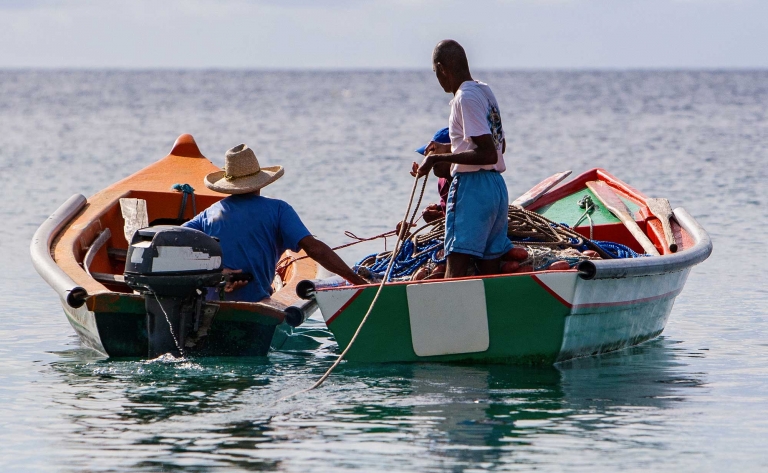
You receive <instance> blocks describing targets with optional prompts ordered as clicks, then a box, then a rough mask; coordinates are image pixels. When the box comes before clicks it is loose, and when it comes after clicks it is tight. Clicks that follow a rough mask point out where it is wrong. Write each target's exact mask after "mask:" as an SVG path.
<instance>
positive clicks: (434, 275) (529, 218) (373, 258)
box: [354, 205, 645, 281]
mask: <svg viewBox="0 0 768 473" xmlns="http://www.w3.org/2000/svg"><path fill="white" fill-rule="evenodd" d="M508 217H509V226H508V229H507V236H508V237H509V239H510V240H511V241H512V244H513V245H514V246H515V249H513V251H511V252H510V253H512V254H511V255H510V256H509V257H508V258H502V259H508V260H510V261H514V262H515V263H514V264H506V265H504V264H503V265H502V272H528V271H540V270H544V269H548V268H550V267H552V265H554V264H556V263H557V264H558V266H556V268H557V269H568V268H572V267H574V266H576V265H578V264H579V263H580V262H581V261H584V260H587V259H617V258H637V257H639V256H645V255H640V254H638V253H636V252H635V251H633V250H632V249H631V248H629V247H628V246H625V245H622V244H620V243H615V242H609V241H597V240H590V239H588V238H585V237H583V236H582V235H581V234H579V233H578V232H576V231H574V230H572V229H571V228H570V227H569V226H568V225H566V224H563V223H556V222H553V221H551V220H549V219H547V218H546V217H544V216H542V215H539V214H537V213H536V212H531V211H529V210H525V209H523V208H520V207H517V206H512V205H510V206H509V212H508ZM444 238H445V219H444V218H443V219H439V220H435V221H433V222H430V223H428V224H426V225H423V226H422V227H420V228H418V229H416V230H415V231H413V232H412V233H411V234H410V235H408V236H407V237H406V240H405V241H404V242H403V244H402V245H401V247H400V250H399V251H398V253H397V255H395V256H394V257H395V262H394V264H393V268H392V272H391V274H390V277H389V280H390V281H408V280H412V279H440V278H442V277H443V276H444V274H445V254H444V253H445V252H444V248H443V242H444ZM520 248H522V249H523V250H525V251H524V252H521V251H520V250H519V249H520ZM391 258H392V251H387V252H383V253H378V254H376V253H374V254H371V255H368V256H366V257H365V258H363V259H362V260H360V261H359V262H358V263H357V264H356V265H355V266H354V269H355V270H356V271H357V272H358V273H359V274H360V275H361V276H363V277H364V278H367V279H369V280H372V281H381V279H382V278H383V277H384V272H385V271H386V269H387V266H388V265H389V262H390V260H391ZM559 262H564V263H559ZM564 264H567V265H568V266H567V267H565V266H564ZM553 269H554V268H553ZM471 270H472V269H471ZM470 275H471V274H470Z"/></svg>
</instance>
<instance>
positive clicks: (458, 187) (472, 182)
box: [445, 171, 512, 259]
mask: <svg viewBox="0 0 768 473" xmlns="http://www.w3.org/2000/svg"><path fill="white" fill-rule="evenodd" d="M508 212H509V196H508V195H507V186H506V184H504V178H503V177H501V174H499V173H498V172H496V171H476V172H459V173H456V175H455V176H453V181H452V182H451V189H450V190H449V191H448V205H447V209H446V214H445V254H446V255H448V254H451V253H464V254H468V255H471V256H474V257H476V258H481V259H494V258H498V257H500V256H501V255H503V254H504V253H506V252H507V251H509V250H510V249H512V242H511V241H509V238H507V227H508V225H509V224H508V218H507V214H508Z"/></svg>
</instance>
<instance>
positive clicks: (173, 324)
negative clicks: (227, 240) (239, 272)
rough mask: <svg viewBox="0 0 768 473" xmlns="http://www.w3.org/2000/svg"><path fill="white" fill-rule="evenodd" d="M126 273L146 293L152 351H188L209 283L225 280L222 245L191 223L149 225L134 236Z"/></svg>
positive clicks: (179, 353)
mask: <svg viewBox="0 0 768 473" xmlns="http://www.w3.org/2000/svg"><path fill="white" fill-rule="evenodd" d="M124 277H125V282H126V283H127V284H128V285H129V286H130V287H131V288H132V289H134V290H135V291H138V292H139V293H140V294H143V295H144V304H145V308H146V311H147V337H148V342H149V349H148V356H149V357H150V358H155V357H157V356H159V355H162V354H165V353H172V354H173V355H174V356H183V355H184V344H185V339H186V335H187V333H189V332H190V331H191V330H196V327H197V325H198V323H199V320H200V312H201V308H202V304H203V301H204V299H205V295H206V291H207V289H206V288H209V287H215V286H217V285H219V284H220V283H221V282H222V253H221V245H219V242H218V240H216V239H215V238H212V237H210V236H208V235H206V234H205V233H203V232H201V231H198V230H194V229H191V228H185V227H176V226H169V225H159V226H155V227H147V228H143V229H140V230H138V231H136V232H135V233H134V235H133V238H131V244H130V246H129V247H128V253H127V255H126V261H125V272H124Z"/></svg>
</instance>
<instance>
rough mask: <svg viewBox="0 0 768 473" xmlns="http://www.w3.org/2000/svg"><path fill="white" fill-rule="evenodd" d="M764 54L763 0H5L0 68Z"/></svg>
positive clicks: (766, 63)
mask: <svg viewBox="0 0 768 473" xmlns="http://www.w3.org/2000/svg"><path fill="white" fill-rule="evenodd" d="M445 38H452V39H455V40H457V41H459V42H460V43H462V45H463V46H464V47H465V49H466V50H467V53H468V56H469V58H470V64H471V66H472V67H473V68H480V69H552V68H554V69H638V68H643V69H646V68H652V69H657V68H662V69H690V68H704V69H720V68H766V67H768V52H766V45H768V0H474V1H455V0H317V1H311V0H284V1H279V0H217V1H213V0H100V1H75V0H0V68H171V69H178V68H192V69H201V68H202V69H205V68H237V69H389V68H398V69H429V68H431V63H430V60H431V52H432V48H433V47H434V45H435V44H436V43H437V42H438V41H439V40H441V39H445Z"/></svg>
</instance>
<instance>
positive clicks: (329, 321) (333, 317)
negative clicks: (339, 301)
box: [325, 289, 363, 325]
mask: <svg viewBox="0 0 768 473" xmlns="http://www.w3.org/2000/svg"><path fill="white" fill-rule="evenodd" d="M362 292H363V290H362V289H358V290H357V291H355V293H354V294H353V295H352V297H350V298H349V300H348V301H347V302H345V303H344V305H343V306H341V307H339V310H337V311H336V313H335V314H333V315H332V316H331V318H330V319H328V321H327V322H326V323H325V325H331V324H332V323H333V321H334V320H335V319H336V317H338V316H339V314H341V313H342V312H344V310H345V309H346V308H347V307H349V305H350V304H351V303H353V302H354V301H355V299H357V296H359V295H360V294H362Z"/></svg>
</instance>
